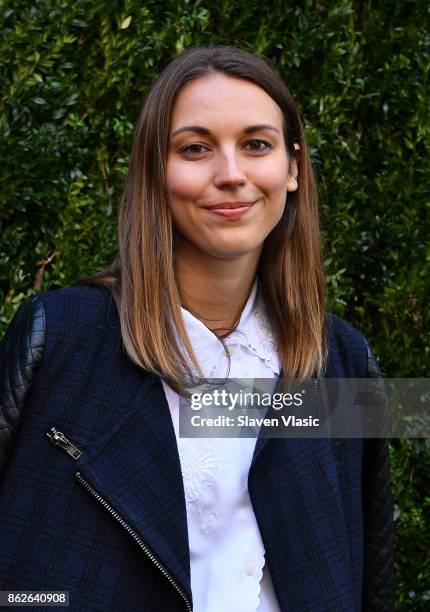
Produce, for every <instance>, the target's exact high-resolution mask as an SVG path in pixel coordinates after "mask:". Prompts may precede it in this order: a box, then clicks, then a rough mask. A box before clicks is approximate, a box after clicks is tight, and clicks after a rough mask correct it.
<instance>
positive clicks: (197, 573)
mask: <svg viewBox="0 0 430 612" xmlns="http://www.w3.org/2000/svg"><path fill="white" fill-rule="evenodd" d="M181 312H182V316H183V320H184V324H185V329H186V331H187V334H188V337H189V339H190V342H191V345H192V347H193V350H194V351H195V354H196V357H197V359H198V361H199V364H200V366H201V368H202V371H203V374H204V375H205V376H206V377H208V378H223V377H224V376H225V375H226V374H227V368H228V362H227V358H226V355H225V353H224V349H223V347H222V344H221V342H220V340H219V339H218V337H217V336H216V335H215V334H214V333H213V332H211V331H210V330H209V329H208V328H207V327H206V326H205V325H204V324H203V323H202V322H201V321H200V320H199V319H197V318H196V317H194V316H193V315H192V314H191V313H190V312H189V311H187V310H185V309H184V308H181ZM224 342H225V344H226V345H227V347H228V352H229V355H230V357H231V369H230V374H229V377H230V378H246V379H250V378H266V379H267V378H273V379H274V384H275V381H276V377H277V376H278V374H279V372H280V363H279V359H278V356H277V352H276V347H275V344H274V341H273V337H272V335H271V331H270V326H269V323H268V318H267V316H266V313H265V309H264V303H263V301H262V299H261V295H260V292H259V291H258V283H257V280H256V281H255V283H254V286H253V288H252V291H251V293H250V296H249V298H248V301H247V303H246V305H245V308H244V309H243V312H242V315H241V318H240V321H239V324H238V326H237V328H236V330H235V331H234V332H233V333H231V334H230V335H229V336H228V337H227V338H226V339H225V340H224ZM190 364H191V362H190ZM162 382H163V388H164V392H165V394H166V398H167V401H168V404H169V408H170V413H171V416H172V420H173V425H174V428H175V433H176V438H177V443H178V451H179V457H180V462H181V470H182V476H183V481H184V490H185V501H186V511H187V523H188V538H189V545H190V560H191V589H192V594H193V604H194V605H193V609H194V610H195V612H231V611H233V610H234V611H235V612H256V611H258V612H279V605H278V602H277V599H276V595H275V592H274V588H273V584H272V580H271V577H270V572H269V569H268V567H265V566H264V564H265V558H264V553H265V551H264V546H263V542H262V540H261V536H260V532H259V529H258V525H257V521H256V518H255V515H254V512H253V508H252V504H251V500H250V498H249V493H248V486H247V480H248V472H249V468H250V465H251V461H252V456H253V453H254V448H255V443H256V439H255V438H180V437H179V397H178V395H177V393H176V392H175V391H173V389H171V388H170V387H169V386H168V385H167V384H166V383H165V382H164V381H162Z"/></svg>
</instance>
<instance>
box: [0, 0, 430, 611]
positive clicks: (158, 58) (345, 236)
mask: <svg viewBox="0 0 430 612" xmlns="http://www.w3.org/2000/svg"><path fill="white" fill-rule="evenodd" d="M0 6H1V14H0V32H1V37H0V71H1V72H0V77H1V83H2V87H3V91H2V96H1V99H0V132H1V135H2V136H1V139H0V159H1V165H2V172H1V173H0V331H3V330H4V329H5V327H6V325H7V323H8V321H9V320H10V318H11V316H12V314H13V312H14V311H15V310H16V308H17V306H18V305H19V304H20V303H21V302H22V301H23V300H25V299H26V298H27V297H29V296H30V295H31V294H32V293H33V292H34V291H35V290H36V291H40V290H47V289H53V288H56V287H60V286H65V285H67V284H69V283H71V282H73V281H74V280H76V279H77V278H79V277H80V276H82V275H84V274H87V273H90V272H93V271H96V270H98V269H100V268H101V267H102V266H104V265H105V264H107V263H109V262H110V261H111V259H112V257H113V254H114V252H115V248H116V238H115V224H116V213H117V207H118V203H119V198H120V193H121V187H122V184H123V180H124V177H125V173H126V169H127V162H128V157H129V154H130V150H131V142H132V135H133V128H134V124H135V122H136V119H137V114H138V111H139V108H140V106H141V103H142V100H143V97H144V95H145V92H146V91H147V88H148V86H149V84H150V83H151V81H152V80H153V78H154V77H155V76H156V75H157V73H158V72H159V70H160V68H161V67H162V66H163V65H164V64H165V63H166V62H167V61H168V60H169V59H170V58H171V57H172V56H173V55H175V54H176V53H177V52H179V51H181V50H182V49H184V48H186V47H188V46H191V45H196V44H213V43H220V42H221V43H225V42H227V43H229V42H230V43H237V44H240V45H242V46H244V47H246V48H248V49H250V50H257V51H260V52H262V53H264V54H265V55H267V56H268V57H270V58H272V60H273V61H274V62H275V65H276V66H277V68H278V70H279V71H280V73H281V74H282V76H283V78H284V79H285V81H286V83H287V85H288V86H289V88H290V90H291V92H292V94H293V96H294V97H295V99H296V101H297V103H298V105H299V109H300V111H301V113H302V117H303V120H304V123H305V127H306V133H307V137H308V139H309V142H310V144H311V149H312V157H313V162H314V166H315V168H316V170H317V173H318V177H319V190H320V196H321V211H322V226H323V232H324V241H325V253H326V266H327V272H328V277H329V285H330V308H331V310H332V311H334V312H336V313H337V314H338V315H340V316H342V317H343V318H345V319H347V320H348V321H349V322H351V323H352V324H354V325H355V326H356V327H358V328H359V329H361V330H362V331H363V332H364V333H365V335H366V336H367V337H368V339H369V341H370V343H371V345H372V347H373V349H374V351H375V353H376V354H377V356H378V358H379V360H380V363H381V366H382V369H383V373H384V374H385V375H387V376H390V377H425V376H428V375H429V362H430V334H429V327H430V326H429V322H430V309H429V307H428V303H429V290H428V287H429V279H430V249H429V236H430V220H429V198H428V194H429V172H428V157H429V148H430V123H429V116H428V100H427V99H426V98H427V97H428V96H427V93H428V91H427V89H428V85H427V83H428V73H429V67H430V61H429V57H430V40H429V35H428V26H429V5H428V1H427V0H413V1H407V0H389V1H388V0H385V1H384V0H382V1H380V2H377V3H372V2H370V0H369V1H368V2H358V1H347V0H327V1H324V0H319V1H318V0H316V1H309V0H307V1H304V2H301V3H294V2H288V1H285V0H271V2H267V3H262V2H260V1H256V0H220V1H218V2H208V1H198V0H197V1H195V2H192V1H188V2H187V1H186V0H163V1H158V0H152V1H146V2H141V1H138V0H123V1H121V2H119V1H118V0H110V1H108V0H105V1H101V0H76V1H75V2H74V3H70V2H66V1H65V0H64V1H60V0H33V1H32V2H31V3H30V2H27V1H23V0H13V1H11V0H3V1H2V2H1V5H0ZM391 453H392V469H393V483H394V494H395V501H396V514H395V517H396V525H397V539H396V574H397V584H396V599H397V606H396V607H397V609H399V610H414V611H418V610H424V609H426V606H427V605H428V600H429V599H430V558H429V552H430V551H429V542H430V537H429V536H430V527H429V524H428V522H427V524H426V523H425V517H426V514H427V517H428V511H429V507H430V500H429V497H426V493H428V490H427V489H426V477H427V475H428V473H429V470H430V449H429V445H428V441H427V442H425V441H424V440H415V441H413V440H412V441H407V440H404V441H393V443H392V444H391ZM427 482H428V480H427ZM426 601H427V604H426Z"/></svg>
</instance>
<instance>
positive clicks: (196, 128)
mask: <svg viewBox="0 0 430 612" xmlns="http://www.w3.org/2000/svg"><path fill="white" fill-rule="evenodd" d="M261 130H272V131H274V132H277V133H278V134H279V130H278V129H277V128H275V127H274V126H273V125H269V124H268V123H259V124H258V125H250V126H249V127H247V128H245V129H244V130H243V131H244V133H245V134H253V133H254V132H260V131H261ZM181 132H196V133H197V134H202V135H203V136H210V135H211V131H210V130H208V129H207V128H204V127H201V126H200V125H185V126H184V127H181V128H179V129H177V130H175V131H174V132H173V134H172V138H173V137H174V136H177V134H180V133H181Z"/></svg>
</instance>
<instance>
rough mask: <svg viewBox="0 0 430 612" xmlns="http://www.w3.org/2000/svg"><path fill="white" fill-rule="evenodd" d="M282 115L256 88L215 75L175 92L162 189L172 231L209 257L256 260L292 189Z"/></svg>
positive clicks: (294, 184)
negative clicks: (176, 94) (173, 226)
mask: <svg viewBox="0 0 430 612" xmlns="http://www.w3.org/2000/svg"><path fill="white" fill-rule="evenodd" d="M296 176H297V165H296V162H295V161H294V160H293V161H290V160H289V158H288V155H287V151H286V146H285V142H284V137H283V121H282V113H281V110H280V108H279V107H278V105H277V104H276V102H274V100H273V99H272V98H271V97H270V96H269V95H268V94H267V93H266V92H265V91H264V90H263V89H261V88H260V87H258V86H257V85H255V84H254V83H251V82H250V81H246V80H244V79H239V78H235V77H230V76H226V75H223V74H220V73H215V74H213V75H205V76H203V77H200V78H198V79H196V80H194V81H192V82H190V83H189V84H188V85H186V86H185V87H184V88H183V89H182V90H181V91H180V93H179V95H178V97H177V100H176V103H175V105H174V108H173V113H172V122H171V129H170V144H169V152H168V158H167V190H168V195H169V205H170V208H171V212H172V216H173V221H174V224H175V229H176V232H177V233H178V234H179V236H180V237H182V239H183V241H185V243H187V245H188V246H189V247H191V248H192V250H193V251H194V250H195V251H197V252H199V253H201V254H202V255H209V256H211V257H215V258H222V259H232V258H237V257H242V256H246V255H250V256H251V255H252V258H254V257H255V256H257V257H258V256H259V254H260V252H261V248H262V246H263V242H264V240H265V238H266V237H267V236H268V234H269V233H270V232H271V231H272V229H273V228H274V227H275V226H276V224H277V223H278V221H279V220H280V218H281V216H282V213H283V211H284V207H285V200H286V196H287V192H288V191H294V190H295V189H297V182H296V180H295V177H296Z"/></svg>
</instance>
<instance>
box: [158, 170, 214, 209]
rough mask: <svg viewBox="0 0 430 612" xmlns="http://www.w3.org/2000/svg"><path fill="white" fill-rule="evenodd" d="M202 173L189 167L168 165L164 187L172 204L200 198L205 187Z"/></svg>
mask: <svg viewBox="0 0 430 612" xmlns="http://www.w3.org/2000/svg"><path fill="white" fill-rule="evenodd" d="M205 184H206V183H205V180H204V175H203V173H202V172H201V171H200V172H197V171H196V169H193V168H192V167H190V166H189V165H188V166H187V167H184V166H182V165H181V164H170V165H169V164H168V165H167V173H166V186H167V191H168V193H169V198H170V200H171V202H172V203H174V202H175V200H176V201H179V200H181V201H183V200H196V199H198V198H199V197H201V194H202V191H203V189H204V187H205Z"/></svg>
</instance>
